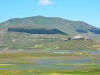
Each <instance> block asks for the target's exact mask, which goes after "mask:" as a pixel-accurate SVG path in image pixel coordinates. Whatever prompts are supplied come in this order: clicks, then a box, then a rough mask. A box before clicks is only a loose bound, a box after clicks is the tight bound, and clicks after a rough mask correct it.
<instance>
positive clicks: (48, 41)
mask: <svg viewBox="0 0 100 75" xmlns="http://www.w3.org/2000/svg"><path fill="white" fill-rule="evenodd" d="M77 35H81V36H84V37H86V38H89V40H88V39H81V40H71V38H73V37H74V36H77ZM99 37H100V29H99V28H97V27H94V26H91V25H89V24H87V23H85V22H82V21H71V20H66V19H63V18H58V17H44V16H34V17H26V18H13V19H9V20H7V21H5V22H2V23H0V49H19V50H20V49H44V50H52V49H61V50H65V49H71V50H72V49H76V50H77V49H82V50H87V49H88V50H94V49H96V48H94V47H93V46H94V45H99V44H100V42H99V41H100V38H99ZM66 39H67V41H66ZM98 40H99V41H98ZM97 41H98V42H97Z"/></svg>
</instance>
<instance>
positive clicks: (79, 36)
mask: <svg viewBox="0 0 100 75" xmlns="http://www.w3.org/2000/svg"><path fill="white" fill-rule="evenodd" d="M72 39H84V37H83V36H81V35H77V36H74V37H73V38H72Z"/></svg>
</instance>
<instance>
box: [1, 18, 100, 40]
mask: <svg viewBox="0 0 100 75" xmlns="http://www.w3.org/2000/svg"><path fill="white" fill-rule="evenodd" d="M12 27H14V28H16V27H17V28H51V29H59V30H60V31H62V32H65V33H66V34H69V35H70V36H75V35H83V36H85V37H90V38H91V39H95V40H100V39H99V37H100V29H99V28H97V27H94V26H91V25H89V24H87V23H85V22H82V21H71V20H66V19H63V18H58V17H44V16H34V17H26V18H13V19H9V20H7V21H5V22H2V23H0V28H1V29H0V31H1V32H2V30H3V29H4V31H7V28H12Z"/></svg>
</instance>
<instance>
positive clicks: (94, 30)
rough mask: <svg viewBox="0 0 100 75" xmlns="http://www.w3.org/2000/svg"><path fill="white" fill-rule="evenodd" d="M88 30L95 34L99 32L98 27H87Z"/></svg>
mask: <svg viewBox="0 0 100 75" xmlns="http://www.w3.org/2000/svg"><path fill="white" fill-rule="evenodd" d="M88 30H89V31H91V32H93V33H95V34H100V29H99V28H98V29H97V28H91V29H88Z"/></svg>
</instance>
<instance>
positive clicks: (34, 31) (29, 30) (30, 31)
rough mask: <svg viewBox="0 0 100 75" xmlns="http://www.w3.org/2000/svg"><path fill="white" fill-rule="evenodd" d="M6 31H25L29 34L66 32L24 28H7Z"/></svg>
mask: <svg viewBox="0 0 100 75" xmlns="http://www.w3.org/2000/svg"><path fill="white" fill-rule="evenodd" d="M8 32H25V33H29V34H64V35H67V34H66V33H64V32H62V31H60V30H58V29H45V28H41V29H25V28H8Z"/></svg>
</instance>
